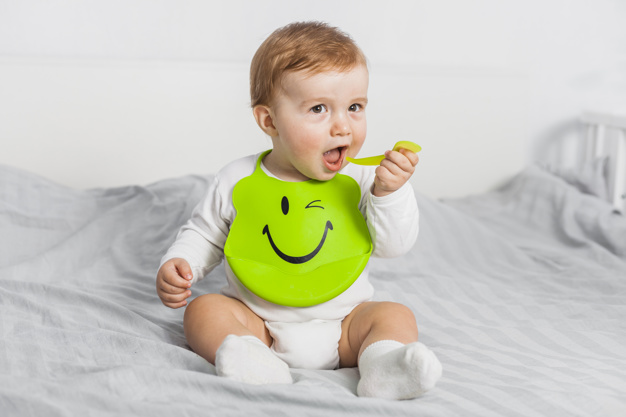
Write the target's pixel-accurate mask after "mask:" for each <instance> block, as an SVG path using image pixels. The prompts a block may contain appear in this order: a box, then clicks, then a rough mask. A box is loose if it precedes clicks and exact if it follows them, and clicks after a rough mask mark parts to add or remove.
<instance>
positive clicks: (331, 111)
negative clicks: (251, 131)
mask: <svg viewBox="0 0 626 417" xmlns="http://www.w3.org/2000/svg"><path fill="white" fill-rule="evenodd" d="M368 82H369V74H368V71H367V68H366V67H365V66H362V65H359V66H357V67H355V68H353V69H352V70H350V71H345V72H322V73H319V74H315V75H309V74H307V73H305V72H290V73H287V74H286V75H285V76H284V77H283V79H282V83H281V86H282V88H281V89H280V92H279V93H278V94H277V97H276V99H275V100H274V103H273V105H272V106H271V108H270V114H271V116H272V121H273V124H274V127H275V128H276V131H277V134H276V136H275V137H272V142H273V145H274V147H273V150H272V152H271V153H270V154H269V155H268V156H267V157H266V158H265V160H264V163H265V165H266V167H267V168H268V169H269V170H270V171H272V172H273V173H274V174H275V175H277V176H278V177H280V178H282V179H284V180H288V181H301V180H306V179H309V178H313V179H317V180H321V181H325V180H329V179H331V178H333V177H334V176H335V174H336V173H337V172H338V171H339V170H340V169H341V168H343V167H344V166H345V165H346V164H347V162H346V160H345V159H346V156H350V157H355V156H356V154H357V153H358V152H359V150H360V149H361V146H362V145H363V142H364V141H365V134H366V130H367V125H366V119H365V107H366V105H367V87H368Z"/></svg>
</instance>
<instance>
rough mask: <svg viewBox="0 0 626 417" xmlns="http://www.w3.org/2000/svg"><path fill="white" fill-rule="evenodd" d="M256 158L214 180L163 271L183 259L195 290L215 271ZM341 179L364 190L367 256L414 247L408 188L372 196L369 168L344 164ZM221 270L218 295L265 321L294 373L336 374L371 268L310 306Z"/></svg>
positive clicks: (369, 290)
mask: <svg viewBox="0 0 626 417" xmlns="http://www.w3.org/2000/svg"><path fill="white" fill-rule="evenodd" d="M259 156H260V154H257V155H250V156H247V157H245V158H242V159H238V160H235V161H233V162H231V163H230V164H228V165H226V166H225V167H224V168H223V169H221V170H220V171H219V172H218V173H217V174H216V176H215V179H214V181H213V183H212V184H211V186H210V187H209V189H208V191H207V193H206V195H205V196H204V198H203V199H202V201H200V203H199V204H198V206H197V207H196V208H195V209H194V211H193V214H192V216H191V219H190V220H189V221H188V222H187V223H186V224H185V225H184V226H183V227H182V228H181V230H180V232H179V233H178V236H177V237H176V241H175V242H174V244H173V245H172V246H171V247H170V248H169V250H168V251H167V253H166V254H165V256H163V258H162V261H161V265H162V264H163V263H165V262H166V261H167V260H169V259H172V258H183V259H185V260H186V261H187V262H188V263H189V265H190V266H191V269H192V272H193V279H192V283H194V282H196V281H198V280H200V279H202V278H203V277H204V276H206V275H207V274H208V273H209V272H210V271H211V270H212V269H213V268H215V267H216V266H217V265H219V264H220V262H221V261H222V259H223V258H224V245H225V243H226V239H227V237H228V233H229V230H230V226H231V224H232V222H233V220H234V219H235V216H236V214H237V213H236V210H235V208H234V206H233V203H232V191H233V188H234V186H235V185H236V184H237V183H238V182H239V181H240V180H241V179H243V178H245V177H247V176H249V175H251V174H252V173H253V172H254V170H255V168H256V162H257V160H258V158H259ZM261 168H262V169H263V171H264V172H265V174H267V175H268V176H271V177H274V178H276V177H275V176H274V175H273V174H271V173H270V172H269V171H268V170H267V168H265V166H264V165H263V164H262V163H261ZM340 172H341V174H344V175H348V176H350V177H352V178H353V179H354V180H355V181H356V182H357V183H358V185H359V186H360V188H361V201H360V204H359V210H360V211H361V213H362V214H363V216H364V217H365V219H366V222H367V227H368V229H369V232H370V236H371V238H372V245H373V250H372V256H378V257H394V256H400V255H403V254H404V253H406V252H407V251H408V250H409V249H410V248H411V247H412V246H413V244H414V243H415V240H416V238H417V234H418V230H419V225H418V223H419V212H418V207H417V202H416V201H415V195H414V193H413V189H412V188H411V186H410V185H408V184H405V185H404V186H403V187H402V188H400V189H399V190H397V191H396V192H394V193H392V194H390V195H387V196H384V197H376V196H374V195H372V194H371V192H370V190H371V187H372V184H373V181H374V168H372V167H363V166H358V165H354V164H349V165H348V166H346V167H345V168H343V169H342V170H341V171H340ZM224 265H225V268H226V277H227V281H228V282H227V284H228V285H227V286H226V287H224V288H222V291H221V292H222V294H224V295H226V296H229V297H232V298H236V299H238V300H240V301H242V302H243V303H244V304H246V306H248V307H249V308H250V309H251V310H252V311H253V312H254V313H255V314H257V315H258V316H259V317H261V318H262V319H263V320H264V321H265V323H266V327H267V329H268V330H269V332H270V334H271V336H272V338H273V339H274V344H273V345H272V347H271V348H272V350H273V351H274V352H275V353H276V355H277V356H278V357H280V358H281V359H282V360H284V361H285V362H286V363H287V364H288V365H289V366H290V367H292V368H308V369H334V368H336V367H337V366H338V364H339V355H338V352H337V347H338V344H339V339H340V337H341V322H342V320H343V319H344V318H345V317H346V316H347V315H348V314H349V313H350V312H351V311H352V310H353V309H354V307H356V306H357V305H359V304H361V303H363V302H365V301H368V300H370V299H371V298H372V296H373V293H374V289H373V287H372V285H371V284H370V282H369V279H368V267H365V270H364V271H363V272H362V273H361V275H360V276H359V277H358V278H357V280H356V281H355V282H354V283H353V284H352V285H351V286H350V287H349V288H348V289H347V290H345V291H344V292H343V293H341V294H339V295H338V296H336V297H335V298H333V299H331V300H329V301H327V302H324V303H321V304H317V305H313V306H310V307H288V306H282V305H277V304H273V303H271V302H269V301H266V300H264V299H262V298H260V297H258V296H256V295H255V294H253V293H252V292H250V291H249V290H248V289H247V288H246V287H245V286H244V285H243V284H242V283H241V281H239V279H237V277H236V276H235V274H234V273H233V271H232V270H231V268H230V267H229V265H228V263H227V262H224Z"/></svg>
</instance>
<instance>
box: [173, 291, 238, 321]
mask: <svg viewBox="0 0 626 417" xmlns="http://www.w3.org/2000/svg"><path fill="white" fill-rule="evenodd" d="M228 304H230V299H229V298H228V297H226V296H224V295H222V294H204V295H200V296H198V297H196V298H195V299H193V300H192V301H191V302H190V303H189V305H188V306H187V307H186V308H185V317H184V321H185V322H188V321H191V320H193V319H195V318H197V317H200V318H201V317H206V316H208V315H209V316H210V315H212V314H213V312H216V311H224V310H227V309H228Z"/></svg>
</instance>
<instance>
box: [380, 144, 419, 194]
mask: <svg viewBox="0 0 626 417" xmlns="http://www.w3.org/2000/svg"><path fill="white" fill-rule="evenodd" d="M418 162H419V157H418V156H417V154H416V153H415V152H411V151H409V150H408V149H400V151H399V152H396V151H387V152H385V159H383V160H382V162H381V163H380V165H379V166H378V168H376V178H374V190H373V192H372V194H374V195H375V196H377V197H383V196H385V195H388V194H391V193H393V192H394V191H396V190H397V189H399V188H400V187H402V186H403V185H404V184H405V183H406V182H407V181H408V180H409V178H411V175H413V172H414V171H415V166H416V165H417V163H418Z"/></svg>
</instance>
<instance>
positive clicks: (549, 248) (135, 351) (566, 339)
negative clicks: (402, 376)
mask: <svg viewBox="0 0 626 417" xmlns="http://www.w3.org/2000/svg"><path fill="white" fill-rule="evenodd" d="M210 180H211V175H204V176H199V175H191V176H189V175H188V176H181V177H173V178H170V179H166V180H161V181H157V182H154V183H151V184H149V185H145V186H139V185H135V186H121V187H102V188H93V189H87V190H78V189H75V188H71V187H67V186H63V185H60V184H58V183H55V182H53V181H50V180H49V179H46V178H44V177H42V176H40V175H37V174H34V173H31V172H29V171H26V170H22V169H18V168H14V167H10V166H7V165H2V166H0V231H1V237H0V253H1V256H0V409H1V410H2V412H1V414H2V415H3V416H39V415H46V416H76V415H133V416H160V415H163V416H165V415H219V416H227V415H233V416H241V415H267V416H282V415H326V416H330V415H354V416H383V415H388V416H417V415H428V416H452V415H463V416H483V417H484V416H535V415H542V416H568V417H569V416H623V415H626V348H625V347H624V346H626V324H625V322H624V317H626V219H625V218H624V216H623V215H621V214H619V212H618V211H617V210H616V209H615V206H614V205H613V204H612V203H611V202H609V201H606V200H604V199H601V198H599V197H597V196H594V195H591V194H589V193H586V192H584V191H583V189H582V187H581V186H579V185H577V184H579V183H580V181H579V182H576V181H573V180H572V178H571V176H570V178H568V179H567V180H566V179H564V178H563V177H562V176H559V175H555V174H554V173H553V172H550V171H549V170H547V169H544V168H541V167H538V166H529V167H527V168H526V169H524V170H522V171H521V172H520V173H518V174H517V175H515V176H512V177H511V178H510V179H509V180H508V181H507V182H506V183H504V184H502V185H501V186H500V187H497V188H496V189H494V190H492V191H490V192H486V193H480V194H475V195H472V196H469V197H464V198H455V199H445V200H437V199H432V198H430V197H427V196H424V195H423V194H421V193H420V192H416V196H417V199H418V203H419V206H420V209H421V232H420V237H419V239H418V244H417V245H416V246H415V247H414V249H413V250H412V251H411V252H410V253H408V254H407V255H406V256H403V257H401V258H398V259H392V260H389V259H387V260H385V259H373V260H372V261H371V269H372V272H371V277H372V280H373V282H374V285H375V287H376V288H377V293H376V298H377V299H379V300H394V301H397V302H401V303H404V304H406V305H408V306H410V307H411V309H412V310H413V311H414V313H415V314H416V316H417V319H418V323H419V327H420V338H421V340H422V341H423V342H424V343H425V344H427V345H428V346H429V347H431V348H432V349H433V350H434V351H435V352H436V354H437V355H438V357H439V359H440V360H441V362H442V363H443V367H444V374H443V377H442V379H441V380H440V382H439V384H438V386H437V387H436V388H435V389H434V390H433V391H430V392H428V393H427V394H426V395H424V396H423V397H421V398H418V399H415V400H411V401H400V402H392V401H386V400H379V399H367V398H359V397H357V396H356V395H355V389H356V383H357V380H358V371H357V370H356V369H342V370H336V371H310V370H301V369H294V370H293V371H292V373H293V376H294V379H295V383H294V384H293V385H291V386H279V385H270V386H253V385H245V384H241V383H237V382H233V381H230V380H227V379H224V378H219V377H217V376H216V375H215V371H214V368H213V366H212V365H210V364H209V363H207V362H206V361H205V360H203V359H202V358H200V357H199V356H197V355H196V354H195V353H193V352H192V351H191V350H190V348H189V347H188V346H187V344H186V342H185V338H184V335H183V328H182V316H183V311H182V310H170V309H168V308H166V307H164V306H163V305H162V304H161V303H160V301H159V299H158V297H157V296H156V293H155V290H154V286H155V273H156V269H157V267H158V264H159V259H160V257H161V255H162V254H163V253H164V251H165V250H166V248H167V247H168V245H169V244H170V243H171V242H172V240H173V238H174V236H175V233H176V232H177V229H178V228H179V227H180V226H181V224H182V223H183V222H184V221H185V220H186V219H187V218H188V216H189V214H190V211H191V210H192V208H193V207H194V205H195V204H196V202H197V201H198V200H199V199H200V197H201V195H202V193H203V191H204V189H205V188H206V186H207V184H208V182H209V181H210ZM224 279H225V277H224V272H223V270H222V268H217V269H216V270H215V271H213V272H212V273H211V274H210V275H209V276H208V277H207V279H205V280H204V281H202V282H201V283H199V284H198V285H197V287H194V296H197V295H198V294H201V293H205V292H212V291H218V290H219V288H220V286H221V285H222V283H223V282H224Z"/></svg>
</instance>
